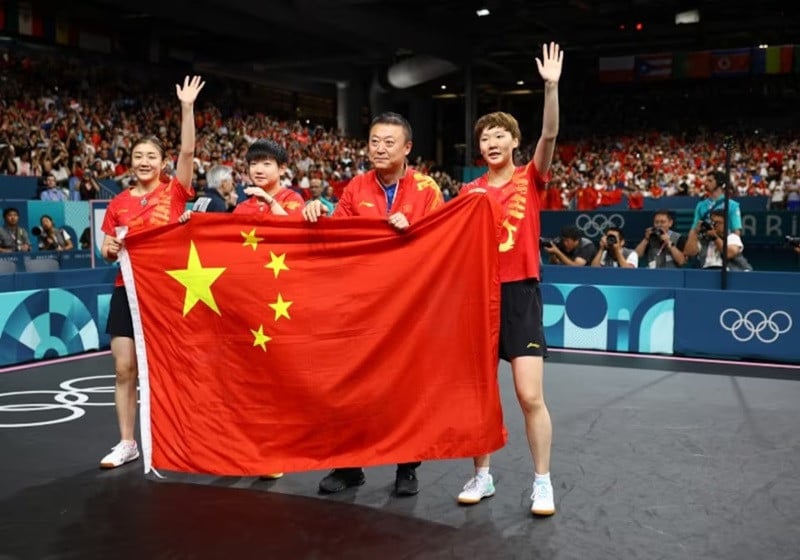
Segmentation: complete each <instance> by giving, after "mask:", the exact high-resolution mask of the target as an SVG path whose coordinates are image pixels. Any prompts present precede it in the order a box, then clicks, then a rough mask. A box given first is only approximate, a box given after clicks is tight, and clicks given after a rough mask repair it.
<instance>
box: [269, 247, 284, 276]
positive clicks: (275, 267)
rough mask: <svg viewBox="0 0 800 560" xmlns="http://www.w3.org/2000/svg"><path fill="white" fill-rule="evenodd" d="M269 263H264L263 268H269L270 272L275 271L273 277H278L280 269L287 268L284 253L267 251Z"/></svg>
mask: <svg viewBox="0 0 800 560" xmlns="http://www.w3.org/2000/svg"><path fill="white" fill-rule="evenodd" d="M269 258H270V261H269V264H265V265H264V268H271V269H272V272H274V273H275V278H277V277H278V274H280V273H281V270H289V267H288V266H286V262H285V260H286V253H283V254H281V255H280V256H279V255H276V254H275V253H273V252H272V251H270V252H269Z"/></svg>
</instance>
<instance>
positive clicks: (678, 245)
mask: <svg viewBox="0 0 800 560" xmlns="http://www.w3.org/2000/svg"><path fill="white" fill-rule="evenodd" d="M673 223H674V219H673V217H672V212H671V211H670V210H666V209H662V210H657V211H656V213H655V214H653V227H649V228H647V229H646V230H644V239H642V240H641V241H640V242H639V244H638V245H637V246H636V254H637V255H638V256H639V258H640V259H645V262H646V263H647V268H678V267H681V266H683V265H684V264H686V256H685V255H684V254H683V248H684V246H685V245H686V236H683V235H681V234H680V233H678V232H676V231H672V225H673Z"/></svg>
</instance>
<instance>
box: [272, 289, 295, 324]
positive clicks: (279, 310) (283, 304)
mask: <svg viewBox="0 0 800 560" xmlns="http://www.w3.org/2000/svg"><path fill="white" fill-rule="evenodd" d="M267 305H269V306H270V307H271V308H272V309H274V310H275V320H276V321H277V320H278V319H280V318H281V317H286V318H287V319H291V317H289V307H290V306H291V305H292V302H291V301H284V300H283V296H281V295H280V294H278V301H276V302H275V303H269V304H267Z"/></svg>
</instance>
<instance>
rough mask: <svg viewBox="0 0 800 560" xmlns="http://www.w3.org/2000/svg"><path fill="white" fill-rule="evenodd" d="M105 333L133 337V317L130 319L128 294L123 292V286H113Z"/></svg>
mask: <svg viewBox="0 0 800 560" xmlns="http://www.w3.org/2000/svg"><path fill="white" fill-rule="evenodd" d="M106 333H107V334H110V335H111V336H112V337H113V336H124V337H126V338H133V319H131V308H130V306H129V305H128V294H127V293H126V292H125V287H124V286H117V287H115V288H114V293H113V294H111V305H109V309H108V323H107V324H106Z"/></svg>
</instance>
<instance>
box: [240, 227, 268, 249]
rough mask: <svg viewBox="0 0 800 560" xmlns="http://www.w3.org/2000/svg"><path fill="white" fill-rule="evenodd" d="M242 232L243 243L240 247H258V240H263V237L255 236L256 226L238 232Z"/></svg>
mask: <svg viewBox="0 0 800 560" xmlns="http://www.w3.org/2000/svg"><path fill="white" fill-rule="evenodd" d="M239 233H241V234H242V237H243V238H244V243H242V247H247V246H250V247H252V248H253V251H255V250H256V249H258V242H259V241H264V238H263V237H256V228H253V229H251V230H250V232H249V233H245V232H243V231H241V232H239Z"/></svg>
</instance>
